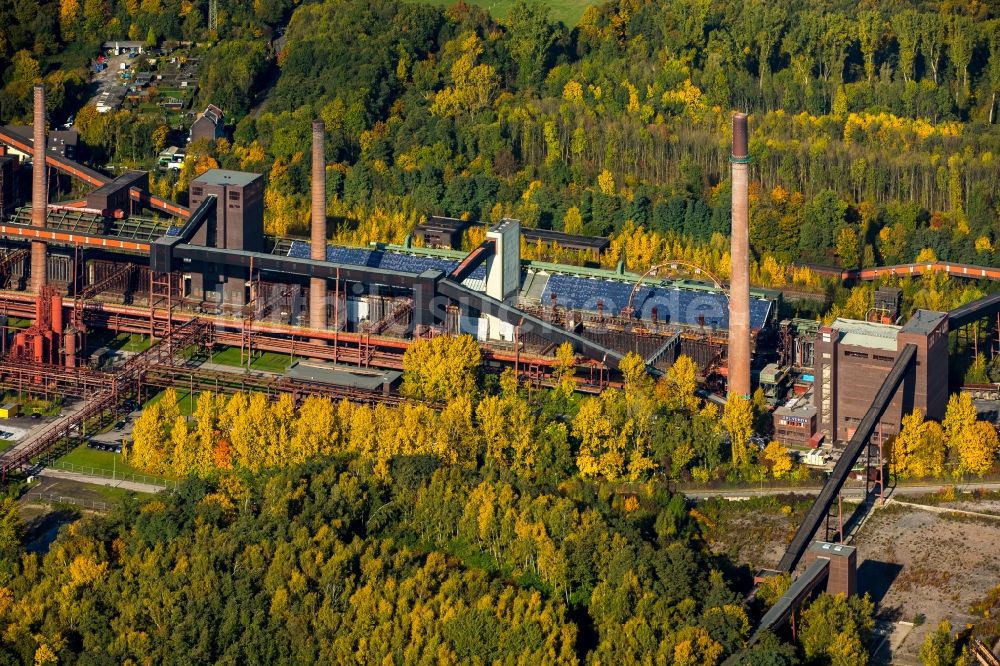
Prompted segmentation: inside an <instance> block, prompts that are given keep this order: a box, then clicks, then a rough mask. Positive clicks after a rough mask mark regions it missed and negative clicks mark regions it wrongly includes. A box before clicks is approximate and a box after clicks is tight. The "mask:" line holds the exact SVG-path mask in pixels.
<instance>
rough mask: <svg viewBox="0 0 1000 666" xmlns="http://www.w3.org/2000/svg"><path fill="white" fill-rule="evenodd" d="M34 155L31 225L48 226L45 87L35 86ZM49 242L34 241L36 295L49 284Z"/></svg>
mask: <svg viewBox="0 0 1000 666" xmlns="http://www.w3.org/2000/svg"><path fill="white" fill-rule="evenodd" d="M34 130H35V138H34V144H35V145H34V155H33V157H32V164H31V226H33V227H42V228H44V227H45V217H46V213H47V212H48V188H47V186H46V179H45V150H46V145H45V88H44V87H43V86H41V85H37V86H35V117H34ZM45 262H46V259H45V242H44V241H31V284H30V287H31V291H33V292H35V293H36V294H37V293H38V292H40V291H41V290H42V287H44V286H45V283H46V275H45V270H46V266H45Z"/></svg>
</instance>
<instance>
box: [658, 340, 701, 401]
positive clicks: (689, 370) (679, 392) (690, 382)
mask: <svg viewBox="0 0 1000 666" xmlns="http://www.w3.org/2000/svg"><path fill="white" fill-rule="evenodd" d="M697 389H698V365H697V364H696V363H695V362H694V360H692V359H691V357H690V356H685V355H684V354H681V355H680V356H678V357H677V360H675V361H674V362H673V365H671V366H670V368H669V369H668V370H667V372H666V374H664V375H663V377H661V378H660V380H659V381H658V382H657V383H656V397H657V399H658V400H659V401H660V403H661V404H663V405H664V406H665V407H666V408H667V409H670V410H684V411H687V412H693V411H694V410H696V409H698V404H699V403H700V402H701V401H700V400H699V398H698V396H697V395H696V394H695V391H696V390H697Z"/></svg>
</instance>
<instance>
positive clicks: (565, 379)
mask: <svg viewBox="0 0 1000 666" xmlns="http://www.w3.org/2000/svg"><path fill="white" fill-rule="evenodd" d="M556 360H557V361H558V363H559V364H558V365H557V366H556V368H555V371H554V372H553V378H554V379H555V380H556V390H557V391H558V392H559V393H560V394H562V395H563V396H565V397H569V396H571V395H572V394H573V391H575V390H576V378H575V376H576V353H575V352H574V351H573V345H571V344H570V343H568V342H564V343H562V344H561V345H559V347H558V348H557V349H556Z"/></svg>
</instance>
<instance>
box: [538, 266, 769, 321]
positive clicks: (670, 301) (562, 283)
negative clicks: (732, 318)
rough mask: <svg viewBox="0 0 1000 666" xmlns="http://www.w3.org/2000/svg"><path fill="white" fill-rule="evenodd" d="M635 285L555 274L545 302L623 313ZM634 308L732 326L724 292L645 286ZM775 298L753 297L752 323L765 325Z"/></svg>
mask: <svg viewBox="0 0 1000 666" xmlns="http://www.w3.org/2000/svg"><path fill="white" fill-rule="evenodd" d="M632 288H633V285H632V284H630V283H628V282H618V281H615V280H601V279H595V278H585V277H577V276H574V275H559V274H553V275H552V276H550V277H549V281H548V282H547V283H546V285H545V289H544V290H543V291H542V296H541V303H542V305H549V304H550V303H551V302H552V295H553V294H555V298H556V303H558V304H559V305H560V306H562V307H566V308H572V309H576V310H586V311H590V312H596V311H597V309H598V303H600V304H601V306H602V307H603V310H604V312H606V313H607V314H609V315H617V314H619V313H620V312H621V311H622V309H623V308H625V307H626V306H628V300H629V295H630V294H631V293H632ZM632 308H633V310H634V311H635V312H636V313H637V314H638V315H639V316H640V317H641V318H643V319H652V317H653V308H656V317H657V319H659V320H660V321H669V322H672V323H677V324H690V325H693V326H708V327H711V328H728V327H729V301H728V300H727V299H726V296H725V295H724V294H722V293H720V292H710V291H697V290H694V289H677V288H674V289H671V288H666V287H651V286H642V287H640V288H639V291H638V292H637V293H636V295H635V299H634V301H633V302H632ZM770 308H771V301H769V300H766V299H761V298H751V299H750V326H751V328H762V327H763V326H764V324H765V323H766V322H767V316H768V313H769V311H770Z"/></svg>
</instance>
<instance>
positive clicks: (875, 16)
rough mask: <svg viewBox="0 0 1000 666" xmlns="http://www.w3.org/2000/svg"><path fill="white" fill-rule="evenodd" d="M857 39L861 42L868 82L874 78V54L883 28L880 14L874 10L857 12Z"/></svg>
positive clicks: (883, 24) (880, 40)
mask: <svg viewBox="0 0 1000 666" xmlns="http://www.w3.org/2000/svg"><path fill="white" fill-rule="evenodd" d="M857 28H858V41H859V42H860V43H861V55H862V56H863V57H864V61H865V74H866V75H867V77H868V83H871V82H872V79H874V78H875V54H876V53H877V52H878V48H879V45H880V44H881V42H882V37H883V34H884V30H885V22H884V21H883V20H882V15H881V14H879V12H878V11H876V10H870V11H863V12H860V13H859V14H858V23H857Z"/></svg>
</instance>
